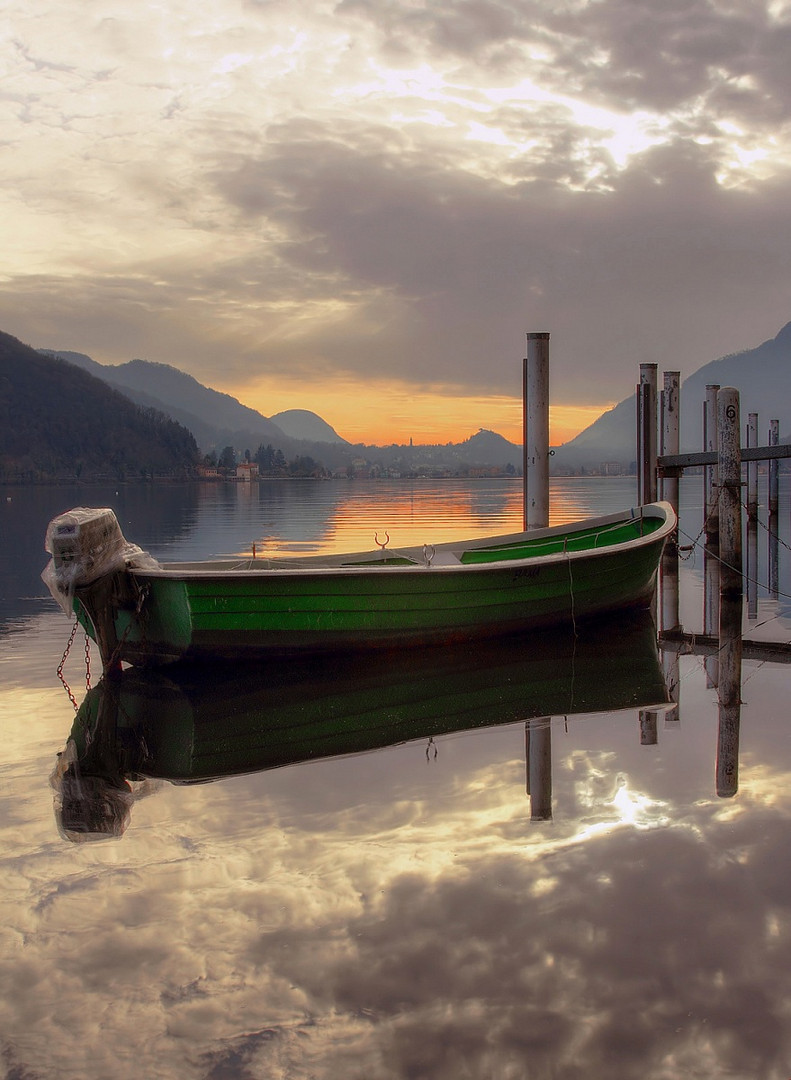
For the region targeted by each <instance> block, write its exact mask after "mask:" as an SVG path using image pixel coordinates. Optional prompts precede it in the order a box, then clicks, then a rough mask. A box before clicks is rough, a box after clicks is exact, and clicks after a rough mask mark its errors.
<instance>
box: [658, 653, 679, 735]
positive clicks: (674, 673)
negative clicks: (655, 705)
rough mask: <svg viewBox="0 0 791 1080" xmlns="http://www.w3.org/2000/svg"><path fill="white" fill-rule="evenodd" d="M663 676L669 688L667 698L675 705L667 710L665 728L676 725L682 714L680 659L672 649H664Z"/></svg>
mask: <svg viewBox="0 0 791 1080" xmlns="http://www.w3.org/2000/svg"><path fill="white" fill-rule="evenodd" d="M662 675H663V676H664V679H665V686H666V687H667V696H668V697H669V698H670V701H671V702H672V703H673V704H672V707H671V708H669V709H666V710H665V726H666V727H667V725H668V724H675V723H678V721H679V720H680V719H681V713H680V710H679V690H680V684H681V675H680V674H679V657H678V653H677V652H674V651H673V650H672V649H664V650H663V651H662Z"/></svg>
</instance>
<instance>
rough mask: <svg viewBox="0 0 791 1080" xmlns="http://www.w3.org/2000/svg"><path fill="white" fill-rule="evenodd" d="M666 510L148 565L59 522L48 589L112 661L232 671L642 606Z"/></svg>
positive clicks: (133, 553) (114, 532)
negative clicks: (222, 664) (275, 659)
mask: <svg viewBox="0 0 791 1080" xmlns="http://www.w3.org/2000/svg"><path fill="white" fill-rule="evenodd" d="M674 527H675V515H674V513H673V510H672V508H671V507H670V506H669V505H668V504H667V503H655V504H652V505H649V506H643V507H640V508H638V509H636V510H628V511H625V512H624V513H621V514H611V515H608V516H606V517H600V518H592V519H588V520H585V521H580V522H576V523H575V524H573V525H564V526H561V527H555V528H551V529H539V530H536V531H532V532H528V533H516V534H512V535H509V536H500V537H489V538H487V539H485V540H470V541H459V542H457V543H448V544H441V545H437V546H436V547H432V546H430V545H427V546H424V547H421V548H410V549H405V550H401V551H399V552H395V551H392V552H391V551H389V550H384V549H383V550H382V551H380V552H374V553H371V552H367V553H361V554H354V555H336V556H312V557H309V558H291V559H271V560H270V559H262V558H259V559H243V560H235V561H233V562H230V561H228V562H220V561H215V562H206V563H181V564H177V563H170V564H166V565H159V564H158V563H156V562H155V560H153V559H151V558H150V557H148V556H146V555H145V553H143V552H141V551H140V549H139V548H134V547H133V546H132V545H129V544H127V543H126V541H125V540H124V538H123V536H122V535H121V532H120V529H119V528H118V523H117V521H116V519H115V515H114V514H113V513H112V511H111V510H85V509H77V510H73V511H71V512H70V513H68V514H63V515H61V516H60V517H59V518H56V519H55V520H54V521H53V522H52V523H51V524H50V527H49V531H48V537H47V543H48V549H49V550H50V551H51V553H52V556H53V557H52V562H51V563H50V565H49V566H48V568H47V570H46V571H45V580H46V581H47V583H48V584H49V586H50V588H51V590H52V592H53V595H54V596H55V597H56V598H58V599H59V601H60V602H62V603H63V604H64V606H65V607H66V608H67V609H71V607H72V606H73V608H74V610H76V612H77V614H78V616H79V617H80V618H81V620H82V621H83V622H84V624H85V626H86V628H87V629H88V632H89V633H91V634H92V635H93V636H94V637H95V638H96V640H97V641H98V643H99V647H100V651H101V654H102V661H103V664H104V667H105V670H108V669H111V668H113V667H116V666H117V665H118V663H119V662H120V661H128V662H129V663H131V664H137V665H156V664H164V663H169V662H172V661H175V660H179V659H184V658H187V659H202V660H205V659H217V658H221V659H227V660H233V661H239V660H243V659H248V658H252V657H260V656H267V655H271V654H272V653H279V654H287V655H290V654H293V653H299V652H311V653H316V652H324V651H332V652H335V653H338V652H340V651H343V650H348V649H357V650H359V649H365V650H370V649H373V648H379V649H381V648H390V647H402V646H415V645H425V644H431V643H440V644H442V645H445V644H447V643H448V642H459V641H469V640H472V639H476V638H485V637H492V636H495V635H496V636H502V635H505V634H510V633H514V632H523V631H525V630H527V629H532V628H535V627H539V626H550V625H556V624H560V623H564V622H566V623H569V622H572V621H578V620H580V619H583V618H587V617H590V616H593V615H601V614H602V613H605V612H612V611H616V610H624V609H627V608H630V607H637V606H645V605H646V604H647V603H648V601H649V600H650V598H651V596H652V593H653V590H654V586H655V582H656V574H657V567H658V563H659V558H660V555H661V553H662V548H663V546H664V543H665V540H666V539H667V537H668V535H669V534H670V533H671V532H672V531H673V529H674Z"/></svg>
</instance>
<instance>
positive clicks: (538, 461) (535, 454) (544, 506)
mask: <svg viewBox="0 0 791 1080" xmlns="http://www.w3.org/2000/svg"><path fill="white" fill-rule="evenodd" d="M522 457H523V466H524V467H523V474H524V514H523V517H524V527H525V529H544V528H546V526H547V525H549V334H545V333H536V334H528V335H527V358H526V359H525V361H524V366H523V378H522Z"/></svg>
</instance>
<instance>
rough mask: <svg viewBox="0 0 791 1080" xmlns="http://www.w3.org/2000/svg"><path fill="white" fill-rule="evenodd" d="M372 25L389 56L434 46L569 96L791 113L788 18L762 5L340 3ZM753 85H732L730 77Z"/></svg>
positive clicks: (693, 1)
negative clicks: (705, 99) (701, 101)
mask: <svg viewBox="0 0 791 1080" xmlns="http://www.w3.org/2000/svg"><path fill="white" fill-rule="evenodd" d="M337 10H338V12H339V13H340V14H349V15H354V16H357V17H360V18H364V19H366V20H369V21H370V22H371V24H372V25H373V26H374V27H375V28H376V29H377V30H378V31H379V33H380V35H381V38H382V41H383V48H384V49H385V51H386V52H387V53H388V54H390V55H392V56H393V58H395V59H398V58H401V60H402V61H403V60H408V59H412V60H414V59H415V58H416V57H419V56H420V55H421V54H424V53H426V52H432V53H435V54H439V55H450V56H453V57H455V58H457V60H458V62H459V63H460V64H462V65H463V64H466V63H474V64H476V65H480V66H482V67H483V68H485V69H486V70H487V71H489V73H490V74H492V75H495V74H500V75H503V76H504V75H506V74H507V75H509V76H512V75H514V74H515V73H517V72H521V74H522V76H523V77H525V78H531V79H540V80H541V81H542V82H545V83H546V85H551V86H554V88H555V89H556V90H559V91H560V92H562V93H566V94H577V95H580V96H581V97H583V98H585V99H587V100H598V101H599V102H600V103H607V104H609V105H611V106H615V107H618V106H621V107H624V108H626V107H629V108H645V109H653V110H656V111H658V112H662V111H666V110H668V109H674V108H678V107H681V106H683V105H684V104H685V103H687V102H690V101H692V100H693V99H696V98H698V97H700V96H710V97H711V103H712V104H713V105H714V106H717V105H721V106H723V107H726V106H727V107H729V109H735V110H736V114H737V115H742V114H744V115H749V116H751V117H752V118H753V119H758V118H759V116H760V117H762V119H763V121H764V122H766V123H770V122H772V120H774V119H777V118H778V117H781V118H783V119H785V118H786V116H787V112H788V108H787V107H788V102H789V96H790V95H791V84H789V80H788V77H787V65H788V59H789V54H790V53H791V25H788V24H787V23H781V22H778V21H777V20H775V19H772V18H771V17H770V15H769V14H768V13H767V10H766V7H765V5H763V4H755V3H751V2H744V3H739V2H738V0H737V2H734V3H729V4H720V3H713V2H711V0H670V2H668V3H662V4H657V3H654V2H653V0H599V2H597V3H573V2H572V3H564V4H557V5H553V7H552V8H551V10H550V9H548V8H547V6H546V5H545V4H543V3H539V2H532V3H520V2H516V0H513V2H510V3H509V2H502V3H497V2H494V0H492V2H483V0H482V2H467V0H460V2H456V3H444V2H442V3H440V2H439V0H433V2H429V3H421V4H403V3H401V2H397V0H385V2H384V3H382V2H380V0H376V2H373V0H342V2H341V3H340V4H339V5H338V8H337ZM745 77H749V78H751V79H752V80H754V83H755V85H754V86H753V87H751V88H750V89H749V90H747V89H741V90H737V89H736V87H735V86H733V84H734V83H735V81H736V80H738V79H742V78H745Z"/></svg>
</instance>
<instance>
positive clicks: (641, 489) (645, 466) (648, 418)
mask: <svg viewBox="0 0 791 1080" xmlns="http://www.w3.org/2000/svg"><path fill="white" fill-rule="evenodd" d="M656 370H657V365H656V364H641V365H640V382H639V383H638V384H637V502H638V505H639V506H643V505H644V504H645V503H650V502H655V501H656V456H657V424H656Z"/></svg>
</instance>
